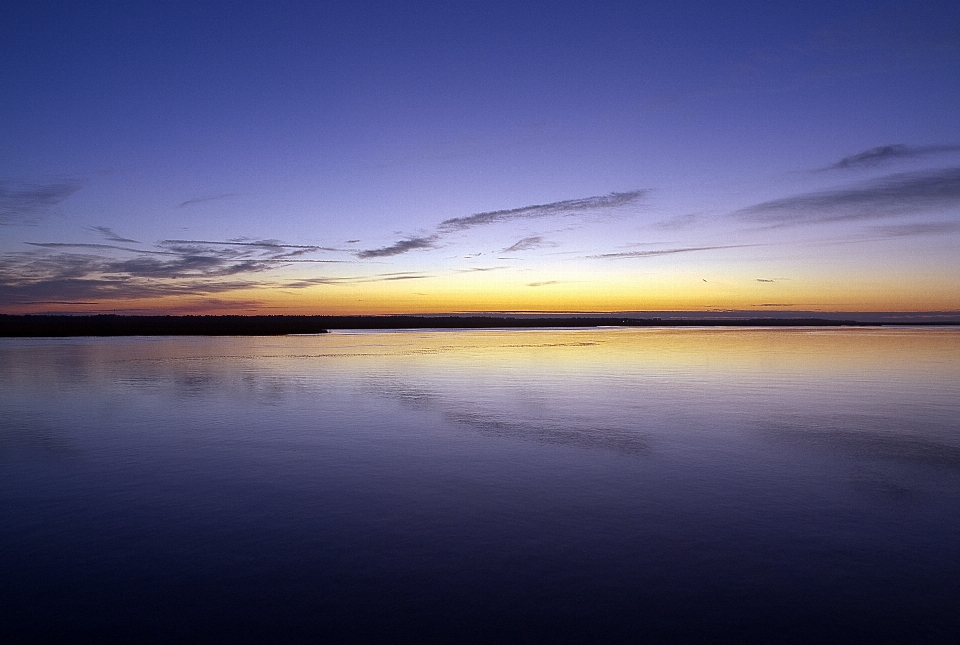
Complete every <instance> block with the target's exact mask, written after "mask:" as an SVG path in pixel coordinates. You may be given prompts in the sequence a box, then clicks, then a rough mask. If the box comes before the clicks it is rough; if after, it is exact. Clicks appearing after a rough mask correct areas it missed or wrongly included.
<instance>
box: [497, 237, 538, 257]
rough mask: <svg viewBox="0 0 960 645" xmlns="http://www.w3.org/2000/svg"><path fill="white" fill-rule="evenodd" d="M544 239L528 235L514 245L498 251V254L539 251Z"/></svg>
mask: <svg viewBox="0 0 960 645" xmlns="http://www.w3.org/2000/svg"><path fill="white" fill-rule="evenodd" d="M544 244H545V242H544V239H543V238H542V237H541V236H539V235H530V236H529V237H525V238H523V239H521V240H519V241H518V242H517V243H516V244H513V245H511V246H508V247H507V248H505V249H503V250H502V251H499V252H500V253H513V252H515V251H530V250H532V249H539V248H540V247H542V246H544Z"/></svg>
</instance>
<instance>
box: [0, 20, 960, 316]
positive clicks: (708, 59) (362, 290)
mask: <svg viewBox="0 0 960 645" xmlns="http://www.w3.org/2000/svg"><path fill="white" fill-rule="evenodd" d="M140 4H141V3H124V2H117V3H103V2H91V3H66V2H64V3H44V2H13V3H9V2H8V3H4V5H3V8H0V89H2V92H0V151H2V154H0V312H4V313H27V312H52V311H64V312H94V311H111V312H112V311H116V312H118V313H149V312H169V313H311V314H341V313H420V312H465V311H597V312H599V311H644V310H671V309H673V310H717V309H736V310H748V311H761V312H762V311H772V310H783V309H787V310H803V311H955V310H960V4H958V3H956V2H829V3H794V4H792V5H788V6H787V5H784V6H780V5H778V3H769V2H703V3H691V2H673V3H641V2H606V3H593V2H590V3H586V2H584V3H576V2H551V3H533V2H531V3H515V2H509V3H506V2H505V3H498V2H490V1H486V2H476V3H472V2H459V3H400V2H395V3H366V4H364V3H359V2H351V3H345V2H317V3H311V2H270V3H267V2H263V3H254V2H230V3H222V4H221V3H202V6H200V7H198V6H195V3H177V2H157V3H153V4H152V5H145V6H140Z"/></svg>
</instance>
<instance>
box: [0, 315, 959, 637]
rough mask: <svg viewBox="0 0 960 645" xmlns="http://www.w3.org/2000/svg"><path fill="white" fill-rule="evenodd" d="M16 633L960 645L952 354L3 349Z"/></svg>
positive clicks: (654, 346) (608, 333) (159, 343)
mask: <svg viewBox="0 0 960 645" xmlns="http://www.w3.org/2000/svg"><path fill="white" fill-rule="evenodd" d="M0 633H3V634H6V635H8V636H10V638H11V640H10V641H6V642H40V641H44V640H61V641H71V640H79V639H80V638H94V639H100V640H101V641H117V642H134V641H136V642H171V641H181V642H203V641H206V642H211V641H212V642H280V643H285V642H345V643H350V642H377V643H382V642H431V641H432V642H451V643H469V642H531V643H533V642H537V643H541V642H728V641H740V642H784V643H786V642H814V641H818V642H871V643H875V642H927V643H929V642H957V641H958V640H960V330H956V329H931V328H925V329H892V330H891V329H806V328H805V329H716V328H713V329H589V330H569V329H568V330H559V331H554V330H480V331H450V330H443V331H404V332H364V333H346V332H338V333H331V334H326V335H320V336H290V337H280V338H148V337H143V338H107V339H93V338H89V339H86V338H80V339H77V338H71V339H0ZM5 640H6V639H5Z"/></svg>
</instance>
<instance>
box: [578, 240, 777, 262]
mask: <svg viewBox="0 0 960 645" xmlns="http://www.w3.org/2000/svg"><path fill="white" fill-rule="evenodd" d="M751 246H761V245H760V244H726V245H722V246H688V247H683V248H678V249H657V250H653V251H624V252H622V253H601V254H600V255H588V256H587V257H588V258H590V259H600V260H623V259H629V258H653V257H658V256H661V255H674V254H677V253H696V252H698V251H717V250H720V249H742V248H746V247H751Z"/></svg>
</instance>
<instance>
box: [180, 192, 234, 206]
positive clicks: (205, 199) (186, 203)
mask: <svg viewBox="0 0 960 645" xmlns="http://www.w3.org/2000/svg"><path fill="white" fill-rule="evenodd" d="M235 196H236V193H223V194H222V195H209V196H207V197H194V198H193V199H188V200H186V201H184V202H180V203H179V204H177V208H186V207H187V206H192V205H193V204H201V203H203V202H212V201H215V200H217V199H226V198H228V197H235Z"/></svg>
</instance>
